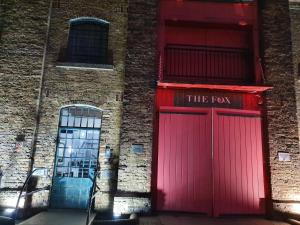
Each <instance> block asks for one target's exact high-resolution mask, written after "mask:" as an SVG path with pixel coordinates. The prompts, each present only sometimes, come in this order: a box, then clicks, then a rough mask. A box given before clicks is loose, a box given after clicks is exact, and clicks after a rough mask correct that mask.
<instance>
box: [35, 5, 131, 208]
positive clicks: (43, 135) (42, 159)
mask: <svg viewBox="0 0 300 225" xmlns="http://www.w3.org/2000/svg"><path fill="white" fill-rule="evenodd" d="M78 17H95V18H99V19H104V20H106V21H108V22H110V25H109V46H108V48H109V50H111V51H112V55H113V69H99V68H97V69H89V68H86V67H81V65H79V67H80V68H72V67H70V66H74V65H73V64H72V65H71V64H69V63H60V62H58V58H59V55H60V54H61V52H62V51H63V50H64V49H65V48H66V45H67V39H68V32H69V20H70V19H74V18H78ZM126 30H127V3H126V1H120V0H114V1H112V0H101V1H99V0H90V1H88V2H87V1H85V0H80V1H79V0H74V1H71V0H69V1H60V5H59V7H58V6H57V5H55V4H54V8H53V11H52V15H51V26H50V36H49V43H48V51H47V60H46V69H45V79H44V84H43V95H42V103H41V114H40V116H41V120H40V124H39V130H38V138H37V147H36V154H35V164H34V166H35V167H40V166H46V167H49V168H51V169H53V165H54V156H55V151H56V137H57V126H58V120H59V110H60V108H61V107H62V106H65V105H69V104H87V105H91V106H96V107H99V108H101V109H103V110H104V114H103V122H102V130H101V142H100V145H101V147H100V167H101V179H99V180H98V185H99V186H100V188H101V192H100V193H99V195H98V196H97V199H96V208H97V209H99V210H109V209H111V208H112V196H113V194H114V192H115V190H116V175H115V176H111V175H110V174H117V173H116V172H117V171H116V170H117V165H116V164H117V158H118V155H119V148H120V147H119V146H120V140H119V139H120V125H121V112H122V110H121V108H122V95H123V80H124V70H125V69H124V60H125V50H126ZM58 66H60V67H58ZM106 145H109V146H110V147H111V148H112V149H113V153H114V155H115V158H116V160H114V161H113V162H111V163H108V162H106V161H105V159H104V149H105V146H106ZM51 173H52V170H51ZM50 182H51V179H48V180H45V179H44V180H41V182H40V183H39V185H40V186H42V185H46V184H48V183H50ZM44 203H45V196H41V195H38V196H36V197H35V198H34V200H33V204H34V205H35V206H42V205H43V204H44Z"/></svg>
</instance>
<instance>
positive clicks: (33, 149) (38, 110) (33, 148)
mask: <svg viewBox="0 0 300 225" xmlns="http://www.w3.org/2000/svg"><path fill="white" fill-rule="evenodd" d="M52 7H53V0H50V4H49V12H48V20H47V30H46V35H45V43H44V51H43V61H42V68H41V79H40V84H39V93H38V99H37V104H36V110H35V116H36V120H35V127H34V131H33V138H32V142H31V154H30V163H29V169H28V173H29V174H30V173H31V171H32V170H33V165H34V157H35V152H36V143H37V136H38V132H39V124H40V113H41V103H42V95H43V85H44V80H45V64H46V54H47V45H48V42H49V32H50V23H51V15H52Z"/></svg>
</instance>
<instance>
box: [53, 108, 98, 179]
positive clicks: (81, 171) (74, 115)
mask: <svg viewBox="0 0 300 225" xmlns="http://www.w3.org/2000/svg"><path fill="white" fill-rule="evenodd" d="M101 122H102V112H101V111H99V110H96V109H93V108H89V107H78V106H71V107H66V108H63V109H62V110H61V117H60V122H59V125H60V127H59V136H58V145H57V149H58V151H57V155H56V166H55V177H77V178H88V177H93V176H94V170H95V168H96V167H97V161H98V149H99V144H100V140H99V137H100V132H101Z"/></svg>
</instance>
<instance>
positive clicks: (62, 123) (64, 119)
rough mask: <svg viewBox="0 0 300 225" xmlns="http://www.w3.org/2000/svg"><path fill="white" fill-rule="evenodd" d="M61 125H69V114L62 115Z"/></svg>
mask: <svg viewBox="0 0 300 225" xmlns="http://www.w3.org/2000/svg"><path fill="white" fill-rule="evenodd" d="M60 125H61V126H67V125H68V117H67V116H62V117H61V124H60Z"/></svg>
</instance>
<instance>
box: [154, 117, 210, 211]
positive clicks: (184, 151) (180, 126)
mask: <svg viewBox="0 0 300 225" xmlns="http://www.w3.org/2000/svg"><path fill="white" fill-rule="evenodd" d="M158 149H159V150H158V178H157V191H158V194H157V196H158V197H157V210H167V211H186V212H201V213H207V214H211V213H212V174H211V172H212V171H211V115H210V113H209V112H204V113H198V114H183V113H161V114H160V121H159V146H158Z"/></svg>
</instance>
